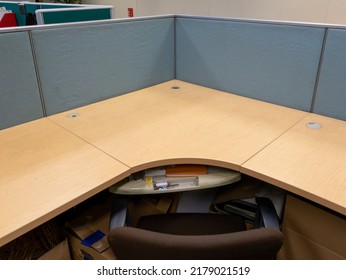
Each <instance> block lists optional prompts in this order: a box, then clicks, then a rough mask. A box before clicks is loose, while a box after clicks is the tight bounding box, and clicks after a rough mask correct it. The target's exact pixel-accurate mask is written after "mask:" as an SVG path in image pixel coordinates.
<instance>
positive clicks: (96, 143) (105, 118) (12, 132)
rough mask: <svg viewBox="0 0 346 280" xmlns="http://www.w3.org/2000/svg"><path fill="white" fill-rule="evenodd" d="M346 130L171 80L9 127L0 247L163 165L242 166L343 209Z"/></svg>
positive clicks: (1, 177)
mask: <svg viewBox="0 0 346 280" xmlns="http://www.w3.org/2000/svg"><path fill="white" fill-rule="evenodd" d="M175 87H179V88H178V89H175ZM312 121H316V122H319V123H321V124H322V129H320V130H312V129H307V128H306V127H305V123H306V122H312ZM345 134H346V127H345V123H344V122H341V121H337V120H333V119H328V118H324V117H321V116H317V115H313V114H309V113H307V112H303V111H299V110H295V109H290V108H287V107H283V106H278V105H274V104H269V103H265V102H261V101H256V100H253V99H248V98H245V97H241V96H237V95H234V94H230V93H225V92H221V91H216V90H212V89H208V88H204V87H201V86H197V85H193V84H189V83H185V82H182V81H177V80H173V81H169V82H166V83H163V84H159V85H156V86H153V87H150V88H145V89H142V90H138V91H136V92H132V93H129V94H125V95H122V96H119V97H115V98H111V99H108V100H105V101H101V102H98V103H94V104H91V105H88V106H84V107H80V108H76V109H75V110H71V111H67V112H63V113H59V114H56V115H53V116H50V117H47V118H44V119H40V120H38V121H33V122H30V123H27V124H23V125H20V126H16V127H13V128H10V129H6V130H3V131H0V152H1V157H0V170H1V173H0V205H1V209H2V211H1V213H0V225H1V229H0V246H1V245H3V244H5V243H7V242H9V241H11V240H12V239H14V238H16V237H18V236H19V235H21V234H23V233H25V232H27V231H28V230H30V229H32V228H34V227H35V226H38V225H39V224H41V223H43V222H45V221H47V220H49V219H50V218H52V217H54V216H56V215H58V214H59V213H62V212H63V211H65V210H67V209H68V208H70V207H72V206H74V205H76V204H77V203H79V202H81V201H83V200H85V199H87V198H89V197H91V196H92V195H94V194H96V193H97V192H99V191H101V190H103V189H105V188H107V187H109V186H110V185H112V184H113V183H116V182H118V181H120V180H121V179H122V178H124V177H125V176H128V175H129V174H130V173H133V172H136V171H138V170H142V169H145V168H151V167H155V166H160V165H166V164H178V163H201V164H208V165H216V166H221V167H226V168H230V169H233V170H238V171H241V172H244V173H246V174H250V175H252V176H254V177H257V178H259V179H263V180H264V181H267V182H269V183H275V184H276V185H278V186H279V187H282V188H284V189H286V190H288V191H291V192H293V193H297V194H299V195H302V196H304V197H306V198H308V199H311V200H313V201H315V202H318V203H320V204H322V205H324V206H327V207H329V208H331V209H333V210H336V211H338V212H340V213H342V214H343V215H345V214H346V199H345V193H346V191H345V189H344V186H343V185H342V184H343V183H345V179H344V178H345V177H346V176H344V175H343V174H345V173H346V171H345V170H346V168H345V163H344V162H343V160H342V159H343V158H345V148H344V146H343V144H342V143H343V141H342V139H345V136H346V135H345ZM323 172H324V173H323ZM323 174H325V175H323ZM326 186H328V187H326Z"/></svg>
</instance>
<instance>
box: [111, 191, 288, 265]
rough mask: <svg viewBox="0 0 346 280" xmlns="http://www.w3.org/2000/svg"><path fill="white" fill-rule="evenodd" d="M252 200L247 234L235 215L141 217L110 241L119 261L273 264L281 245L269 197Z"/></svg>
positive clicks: (114, 232) (119, 229)
mask: <svg viewBox="0 0 346 280" xmlns="http://www.w3.org/2000/svg"><path fill="white" fill-rule="evenodd" d="M256 201H257V205H258V212H257V216H256V224H255V228H254V229H251V230H246V226H245V223H244V221H243V219H242V218H241V217H240V216H236V215H224V214H212V213H174V214H159V215H150V216H144V217H142V218H141V219H140V220H139V222H138V225H137V227H126V226H120V227H115V228H112V229H111V230H110V232H109V234H108V241H109V244H110V246H111V248H112V250H113V251H114V254H115V255H116V257H117V258H118V259H137V260H144V259H151V260H154V259H163V260H168V259H174V260H178V259H180V260H188V259H191V260H201V259H204V260H208V259H210V260H211V259H214V260H215V259H219V260H224V259H239V260H245V259H254V260H257V259H275V257H276V253H277V252H278V250H279V249H280V247H281V245H282V242H283V235H282V233H281V232H280V228H279V220H278V217H277V215H276V212H275V208H274V206H273V203H272V202H271V201H270V200H269V199H268V198H257V199H256ZM124 205H126V203H125V204H124ZM115 212H118V213H119V211H115ZM118 222H119V219H118Z"/></svg>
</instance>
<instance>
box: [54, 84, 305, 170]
mask: <svg viewBox="0 0 346 280" xmlns="http://www.w3.org/2000/svg"><path fill="white" fill-rule="evenodd" d="M71 113H76V114H79V116H78V117H76V118H68V117H66V116H67V115H68V114H71ZM306 115H307V113H306V112H302V111H298V110H294V109H290V108H286V107H282V106H276V105H273V104H269V103H265V102H260V101H256V100H253V99H248V98H244V97H241V96H237V95H234V94H229V93H225V92H221V91H217V90H212V89H209V88H205V87H201V86H197V85H193V84H190V83H185V82H182V81H177V80H174V81H169V82H166V83H163V84H159V85H156V86H153V87H150V88H146V89H143V90H139V91H136V92H133V93H130V94H126V95H123V96H120V97H116V98H113V99H109V100H105V101H102V102H99V103H94V104H92V105H89V106H85V107H81V108H78V109H76V110H72V111H69V112H64V113H61V114H57V115H54V116H51V117H49V119H50V120H52V121H54V122H56V123H57V124H59V125H61V126H62V127H64V128H66V129H67V130H69V131H71V132H72V133H74V134H76V135H78V136H79V137H81V138H82V139H84V140H86V141H87V142H89V143H91V144H92V145H94V146H96V147H98V148H99V149H100V150H102V151H104V152H106V153H107V154H109V155H111V156H112V157H114V158H116V159H118V160H119V161H121V162H123V163H125V164H126V165H127V166H129V167H131V170H132V171H133V172H134V171H137V170H142V169H145V168H150V167H154V166H160V165H166V164H177V163H202V164H209V165H217V166H221V167H226V168H230V169H233V170H238V171H239V170H240V166H241V165H242V164H243V163H244V162H245V161H247V160H248V159H249V158H251V157H252V156H254V155H255V154H256V153H257V152H258V151H260V150H261V149H263V148H264V147H265V146H266V145H268V144H270V143H271V142H272V141H273V140H275V139H276V138H277V137H279V136H280V135H281V134H283V133H284V132H285V131H286V130H287V129H289V128H290V127H292V126H293V125H294V124H296V123H297V122H298V121H299V120H301V119H302V118H303V117H304V116H306Z"/></svg>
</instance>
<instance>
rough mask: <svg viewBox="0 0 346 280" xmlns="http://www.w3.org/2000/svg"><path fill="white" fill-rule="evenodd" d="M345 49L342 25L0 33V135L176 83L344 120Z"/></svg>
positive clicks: (161, 22) (139, 23) (88, 27)
mask: <svg viewBox="0 0 346 280" xmlns="http://www.w3.org/2000/svg"><path fill="white" fill-rule="evenodd" d="M345 44H346V29H344V28H343V27H341V26H338V27H333V28H332V27H330V26H315V25H299V24H295V25H294V24H288V23H274V22H256V21H240V20H231V19H211V18H197V17H187V16H162V17H151V18H135V19H131V20H110V21H107V22H103V23H95V22H93V23H84V24H69V25H59V26H54V27H36V28H34V27H33V28H31V29H28V30H22V31H20V32H18V30H16V29H13V30H8V31H6V32H5V31H3V32H2V31H0V54H1V67H0V74H1V75H0V86H1V87H0V90H1V93H0V129H3V128H6V127H10V126H13V125H17V124H20V123H24V122H27V121H30V120H33V119H37V118H40V117H42V116H46V115H51V114H55V113H58V112H62V111H65V110H69V109H72V108H75V107H79V106H83V105H86V104H90V103H93V102H97V101H100V100H104V99H107V98H110V97H114V96H117V95H121V94H125V93H127V92H131V91H134V90H137V89H140V88H144V87H148V86H151V85H154V84H158V83H162V82H165V81H168V80H171V79H174V78H177V79H180V80H183V81H187V82H192V83H196V84H199V85H203V86H207V87H211V88H215V89H220V90H223V91H226V92H232V93H235V94H239V95H243V96H247V97H251V98H255V99H259V100H264V101H267V102H271V103H275V104H280V105H284V106H288V107H292V108H297V109H301V110H304V111H312V112H315V113H318V114H322V115H326V116H331V117H335V118H338V119H342V120H346V110H345V109H344V108H345V106H346V104H345V103H346V94H345V90H344V89H346V80H345V79H344V73H345V70H346V51H345V47H344V46H345ZM41 105H42V106H41Z"/></svg>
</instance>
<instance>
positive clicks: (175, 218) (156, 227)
mask: <svg viewBox="0 0 346 280" xmlns="http://www.w3.org/2000/svg"><path fill="white" fill-rule="evenodd" d="M137 228H140V229H145V230H150V231H155V232H160V233H167V234H175V235H213V234H223V233H231V232H237V231H243V230H246V226H245V223H244V221H243V219H242V218H241V217H239V216H236V215H221V214H211V213H172V214H158V215H149V216H143V217H142V218H141V219H140V220H139V222H138V225H137Z"/></svg>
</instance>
